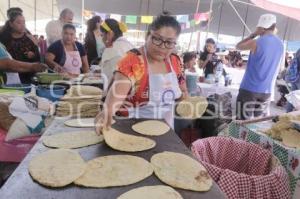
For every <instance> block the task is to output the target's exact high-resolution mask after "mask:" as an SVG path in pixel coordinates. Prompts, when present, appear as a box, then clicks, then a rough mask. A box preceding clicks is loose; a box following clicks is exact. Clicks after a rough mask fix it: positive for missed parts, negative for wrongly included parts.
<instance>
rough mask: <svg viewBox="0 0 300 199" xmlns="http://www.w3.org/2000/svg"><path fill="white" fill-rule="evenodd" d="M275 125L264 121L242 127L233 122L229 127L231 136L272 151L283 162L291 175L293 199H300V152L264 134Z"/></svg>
mask: <svg viewBox="0 0 300 199" xmlns="http://www.w3.org/2000/svg"><path fill="white" fill-rule="evenodd" d="M272 125H274V123H273V122H272V121H264V122H257V123H251V124H248V125H241V124H239V123H236V122H232V123H231V124H230V125H229V135H230V136H232V137H235V138H239V139H242V140H245V141H247V142H251V143H255V144H259V145H261V146H263V147H264V148H266V149H268V150H270V151H271V152H272V153H273V154H274V155H275V156H276V157H277V158H278V159H279V160H280V162H281V164H282V166H283V167H284V168H285V169H286V171H287V173H288V175H289V181H290V190H291V193H292V195H293V198H295V199H296V198H299V197H300V165H299V160H300V151H299V149H295V148H290V147H287V146H285V145H284V144H283V143H282V142H281V141H278V140H275V139H273V138H271V137H270V136H268V135H266V134H265V133H263V132H264V131H265V130H267V129H270V128H271V126H272Z"/></svg>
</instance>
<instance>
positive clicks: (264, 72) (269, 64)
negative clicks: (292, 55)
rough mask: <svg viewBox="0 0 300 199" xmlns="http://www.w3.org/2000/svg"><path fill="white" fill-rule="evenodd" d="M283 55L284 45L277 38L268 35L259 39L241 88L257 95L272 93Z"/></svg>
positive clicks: (250, 57) (249, 60) (250, 56)
mask: <svg viewBox="0 0 300 199" xmlns="http://www.w3.org/2000/svg"><path fill="white" fill-rule="evenodd" d="M282 55H283V44H282V41H281V40H280V39H279V38H278V37H277V36H275V35H273V34H267V35H263V36H261V37H260V38H259V39H257V40H256V50H255V52H254V53H253V52H251V53H250V55H249V59H248V63H247V68H246V72H245V75H244V77H243V81H242V83H241V86H240V88H241V89H244V90H247V91H250V92H255V93H266V94H269V93H271V92H272V89H273V82H274V80H275V78H276V72H277V69H278V67H279V63H280V60H281V57H282Z"/></svg>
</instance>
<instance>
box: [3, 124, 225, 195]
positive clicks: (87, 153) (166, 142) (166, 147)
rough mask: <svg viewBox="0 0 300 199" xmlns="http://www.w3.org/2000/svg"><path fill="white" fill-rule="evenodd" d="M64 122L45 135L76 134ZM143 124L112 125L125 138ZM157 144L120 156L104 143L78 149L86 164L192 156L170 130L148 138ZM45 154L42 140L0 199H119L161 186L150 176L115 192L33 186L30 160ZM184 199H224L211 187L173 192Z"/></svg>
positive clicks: (108, 189) (50, 129)
mask: <svg viewBox="0 0 300 199" xmlns="http://www.w3.org/2000/svg"><path fill="white" fill-rule="evenodd" d="M64 121H65V120H62V119H55V120H53V122H52V124H51V125H50V126H49V128H48V129H47V131H46V132H45V134H44V135H52V134H55V133H57V132H60V133H62V132H67V131H74V130H75V131H76V130H78V129H76V128H70V127H65V126H64ZM139 121H142V120H132V119H131V120H117V122H116V123H115V124H114V125H113V127H115V128H116V129H118V130H121V131H123V132H126V133H128V134H134V135H138V134H137V133H135V132H134V131H133V130H132V129H131V126H132V125H133V124H134V123H136V122H139ZM151 139H154V140H155V141H156V142H157V145H156V147H155V148H153V149H151V150H148V151H144V152H138V153H126V152H119V151H115V150H113V149H111V148H109V147H108V146H107V145H106V144H105V143H101V144H97V145H93V146H89V147H84V148H80V149H77V151H78V152H79V153H80V155H81V156H82V158H83V159H84V160H86V161H88V160H91V159H94V158H96V157H99V156H104V155H117V154H131V155H136V156H140V157H143V158H145V159H146V160H148V161H150V158H151V156H152V155H154V154H156V153H159V152H162V151H174V152H179V153H183V154H186V155H189V156H192V154H191V152H190V150H189V149H188V148H186V147H185V145H184V144H183V142H182V141H181V140H180V139H179V137H178V136H177V135H176V134H175V132H173V131H172V130H170V132H168V133H166V134H164V135H162V136H158V137H151ZM46 150H48V148H46V147H45V146H44V145H43V144H42V142H41V139H40V140H39V141H38V142H37V143H36V145H35V146H34V147H33V148H32V150H31V151H30V152H29V154H28V155H27V156H26V157H25V159H24V160H23V161H22V162H21V164H20V165H19V167H18V168H17V169H16V170H15V172H14V173H13V174H12V176H11V177H10V178H9V179H8V181H7V182H6V183H5V185H4V186H3V187H2V188H1V190H0V196H1V197H0V198H9V199H20V198H22V199H35V198H43V199H54V198H55V199H68V198H70V199H77V198H78V199H82V198H85V199H115V198H117V197H118V196H119V195H121V194H123V193H125V192H127V191H129V190H131V189H134V188H137V187H141V186H147V185H162V184H163V183H162V182H161V181H160V180H159V179H158V178H157V177H156V176H155V175H154V174H153V175H152V176H150V177H149V178H147V179H145V180H143V181H141V182H139V183H136V184H133V185H129V186H123V187H114V188H103V189H95V188H84V187H79V186H75V185H73V184H72V185H69V186H67V187H64V188H57V189H53V188H51V189H50V188H47V187H43V186H42V185H39V184H38V183H36V182H34V181H33V180H32V178H31V177H30V176H29V173H28V164H29V162H30V160H31V159H32V158H33V157H34V156H35V155H37V154H39V153H41V152H43V151H46ZM176 190H177V191H178V192H179V193H180V194H181V195H182V197H183V198H185V199H199V198H208V199H221V198H225V196H224V195H223V193H222V192H221V191H220V189H219V188H218V186H217V185H216V184H215V183H214V184H213V186H212V188H211V190H210V191H208V192H202V193H200V192H193V191H186V190H182V189H176Z"/></svg>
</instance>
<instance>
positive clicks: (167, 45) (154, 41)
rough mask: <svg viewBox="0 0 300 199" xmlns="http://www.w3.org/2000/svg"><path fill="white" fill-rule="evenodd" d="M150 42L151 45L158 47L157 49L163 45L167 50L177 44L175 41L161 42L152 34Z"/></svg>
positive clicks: (161, 40)
mask: <svg viewBox="0 0 300 199" xmlns="http://www.w3.org/2000/svg"><path fill="white" fill-rule="evenodd" d="M151 41H152V44H154V45H156V46H159V47H161V45H162V44H164V46H165V48H167V49H172V48H174V47H175V46H176V44H177V43H176V42H175V41H170V40H163V39H161V38H159V37H157V36H155V35H153V34H151Z"/></svg>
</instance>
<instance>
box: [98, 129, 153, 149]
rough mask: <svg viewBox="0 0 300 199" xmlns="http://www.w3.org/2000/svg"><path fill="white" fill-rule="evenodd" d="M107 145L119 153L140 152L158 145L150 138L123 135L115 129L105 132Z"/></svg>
mask: <svg viewBox="0 0 300 199" xmlns="http://www.w3.org/2000/svg"><path fill="white" fill-rule="evenodd" d="M103 136H104V140H105V142H106V144H107V145H108V146H110V147H111V148H113V149H115V150H118V151H126V152H138V151H145V150H148V149H152V148H153V147H155V145H156V143H155V141H154V140H151V139H149V138H145V137H141V136H134V135H129V134H125V133H122V132H120V131H118V130H116V129H114V128H110V129H108V130H105V129H104V130H103Z"/></svg>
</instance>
